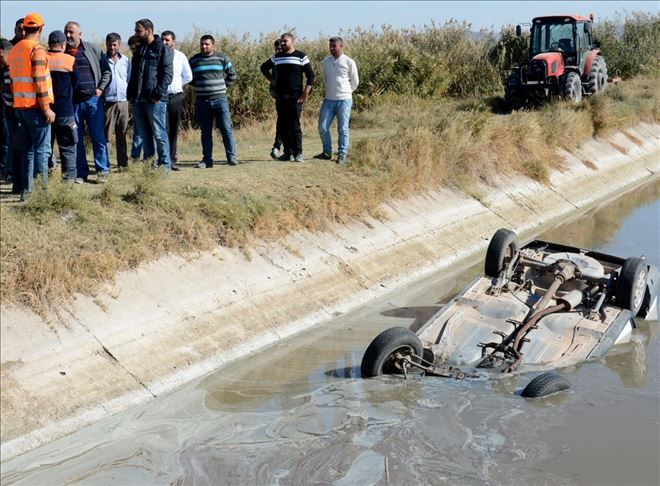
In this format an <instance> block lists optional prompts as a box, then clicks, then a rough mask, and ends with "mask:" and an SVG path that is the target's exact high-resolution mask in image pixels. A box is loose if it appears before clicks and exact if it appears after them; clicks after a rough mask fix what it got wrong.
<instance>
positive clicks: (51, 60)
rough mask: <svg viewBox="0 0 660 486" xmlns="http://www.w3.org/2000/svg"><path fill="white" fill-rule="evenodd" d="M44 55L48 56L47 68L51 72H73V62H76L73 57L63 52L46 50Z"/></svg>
mask: <svg viewBox="0 0 660 486" xmlns="http://www.w3.org/2000/svg"><path fill="white" fill-rule="evenodd" d="M46 57H47V58H48V69H50V71H51V72H52V71H57V72H60V73H71V72H73V64H74V63H75V62H76V58H75V57H73V56H71V55H69V54H67V53H65V52H47V53H46Z"/></svg>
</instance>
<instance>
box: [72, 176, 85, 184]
mask: <svg viewBox="0 0 660 486" xmlns="http://www.w3.org/2000/svg"><path fill="white" fill-rule="evenodd" d="M73 182H74V184H84V183H85V179H83V178H82V177H76V178H75V179H74V180H73Z"/></svg>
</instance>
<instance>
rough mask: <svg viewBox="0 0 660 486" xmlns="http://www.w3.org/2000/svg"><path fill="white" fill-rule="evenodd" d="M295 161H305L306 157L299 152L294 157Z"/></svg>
mask: <svg viewBox="0 0 660 486" xmlns="http://www.w3.org/2000/svg"><path fill="white" fill-rule="evenodd" d="M293 161H294V162H304V161H305V159H303V154H298V155H296V156H295V157H294V158H293Z"/></svg>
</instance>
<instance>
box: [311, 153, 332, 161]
mask: <svg viewBox="0 0 660 486" xmlns="http://www.w3.org/2000/svg"><path fill="white" fill-rule="evenodd" d="M312 158H313V159H317V160H332V154H329V153H328V152H321V153H320V154H317V155H315V156H314V157H312Z"/></svg>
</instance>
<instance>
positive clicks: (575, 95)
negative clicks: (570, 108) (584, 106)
mask: <svg viewBox="0 0 660 486" xmlns="http://www.w3.org/2000/svg"><path fill="white" fill-rule="evenodd" d="M564 99H566V100H567V101H570V102H571V103H573V104H574V105H577V104H578V103H579V102H580V101H582V81H581V80H580V75H579V74H578V73H575V72H570V73H568V74H567V75H566V78H565V79H564Z"/></svg>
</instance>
